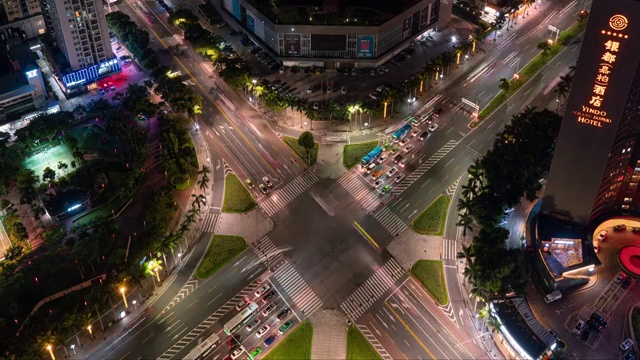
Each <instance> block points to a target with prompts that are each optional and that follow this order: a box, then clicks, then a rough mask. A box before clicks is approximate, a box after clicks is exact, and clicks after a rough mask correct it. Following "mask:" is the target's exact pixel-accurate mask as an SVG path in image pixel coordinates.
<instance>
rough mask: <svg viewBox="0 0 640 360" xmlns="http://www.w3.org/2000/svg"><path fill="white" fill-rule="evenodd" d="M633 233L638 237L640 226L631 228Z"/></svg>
mask: <svg viewBox="0 0 640 360" xmlns="http://www.w3.org/2000/svg"><path fill="white" fill-rule="evenodd" d="M631 232H632V233H634V234H636V235H638V234H640V226H634V227H632V228H631Z"/></svg>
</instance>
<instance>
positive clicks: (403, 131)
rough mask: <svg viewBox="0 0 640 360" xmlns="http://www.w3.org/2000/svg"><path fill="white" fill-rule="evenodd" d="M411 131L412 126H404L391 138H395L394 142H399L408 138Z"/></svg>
mask: <svg viewBox="0 0 640 360" xmlns="http://www.w3.org/2000/svg"><path fill="white" fill-rule="evenodd" d="M410 131H411V124H404V126H403V127H401V128H399V129H398V130H396V132H394V133H393V135H391V137H392V138H393V140H394V141H398V140H400V139H402V138H404V137H405V136H407V134H408V133H409V132H410Z"/></svg>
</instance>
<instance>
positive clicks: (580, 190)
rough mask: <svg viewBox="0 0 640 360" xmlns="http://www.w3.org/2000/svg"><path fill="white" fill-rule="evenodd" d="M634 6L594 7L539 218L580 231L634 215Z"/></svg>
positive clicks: (637, 22)
mask: <svg viewBox="0 0 640 360" xmlns="http://www.w3.org/2000/svg"><path fill="white" fill-rule="evenodd" d="M638 41H640V1H634V0H615V1H611V0H594V1H593V4H592V8H591V13H590V16H589V20H588V24H587V28H586V30H585V35H584V40H583V41H582V49H581V50H580V56H579V58H578V63H577V67H576V70H575V76H574V80H573V84H572V87H571V92H570V94H569V98H568V101H567V106H566V112H565V114H564V117H563V120H562V126H561V128H560V135H559V136H558V141H557V144H556V148H555V153H554V157H553V161H552V164H551V170H550V172H549V177H548V182H547V185H546V189H545V193H544V197H543V200H542V209H541V211H542V212H545V213H548V214H557V215H562V216H563V217H564V218H565V219H567V220H569V221H571V222H573V223H577V224H582V225H589V226H590V227H591V225H593V226H597V225H598V223H599V222H601V221H602V220H604V219H606V218H608V217H612V216H615V215H621V214H634V213H635V214H637V213H638V212H639V210H640V193H639V191H638V185H639V184H638V183H639V182H640V144H638V140H639V137H640V68H639V66H640V46H638Z"/></svg>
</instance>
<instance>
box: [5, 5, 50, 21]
mask: <svg viewBox="0 0 640 360" xmlns="http://www.w3.org/2000/svg"><path fill="white" fill-rule="evenodd" d="M2 5H3V7H4V11H5V13H6V14H7V20H8V21H9V22H13V21H15V20H20V19H23V18H28V17H30V16H33V15H36V14H39V13H41V12H42V11H41V10H40V1H39V0H4V1H2Z"/></svg>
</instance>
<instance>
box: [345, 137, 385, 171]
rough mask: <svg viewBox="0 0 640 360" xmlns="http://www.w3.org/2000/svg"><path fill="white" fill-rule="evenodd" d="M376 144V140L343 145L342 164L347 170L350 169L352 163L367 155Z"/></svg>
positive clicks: (354, 163)
mask: <svg viewBox="0 0 640 360" xmlns="http://www.w3.org/2000/svg"><path fill="white" fill-rule="evenodd" d="M376 146H378V141H377V140H373V141H368V142H364V143H359V144H349V145H345V146H344V151H343V154H342V164H343V165H344V167H345V168H347V170H348V169H351V168H352V167H353V166H354V165H356V164H357V163H359V162H360V160H361V159H362V157H364V156H365V155H367V154H368V153H369V152H370V151H371V150H373V149H374V148H375V147H376Z"/></svg>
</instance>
